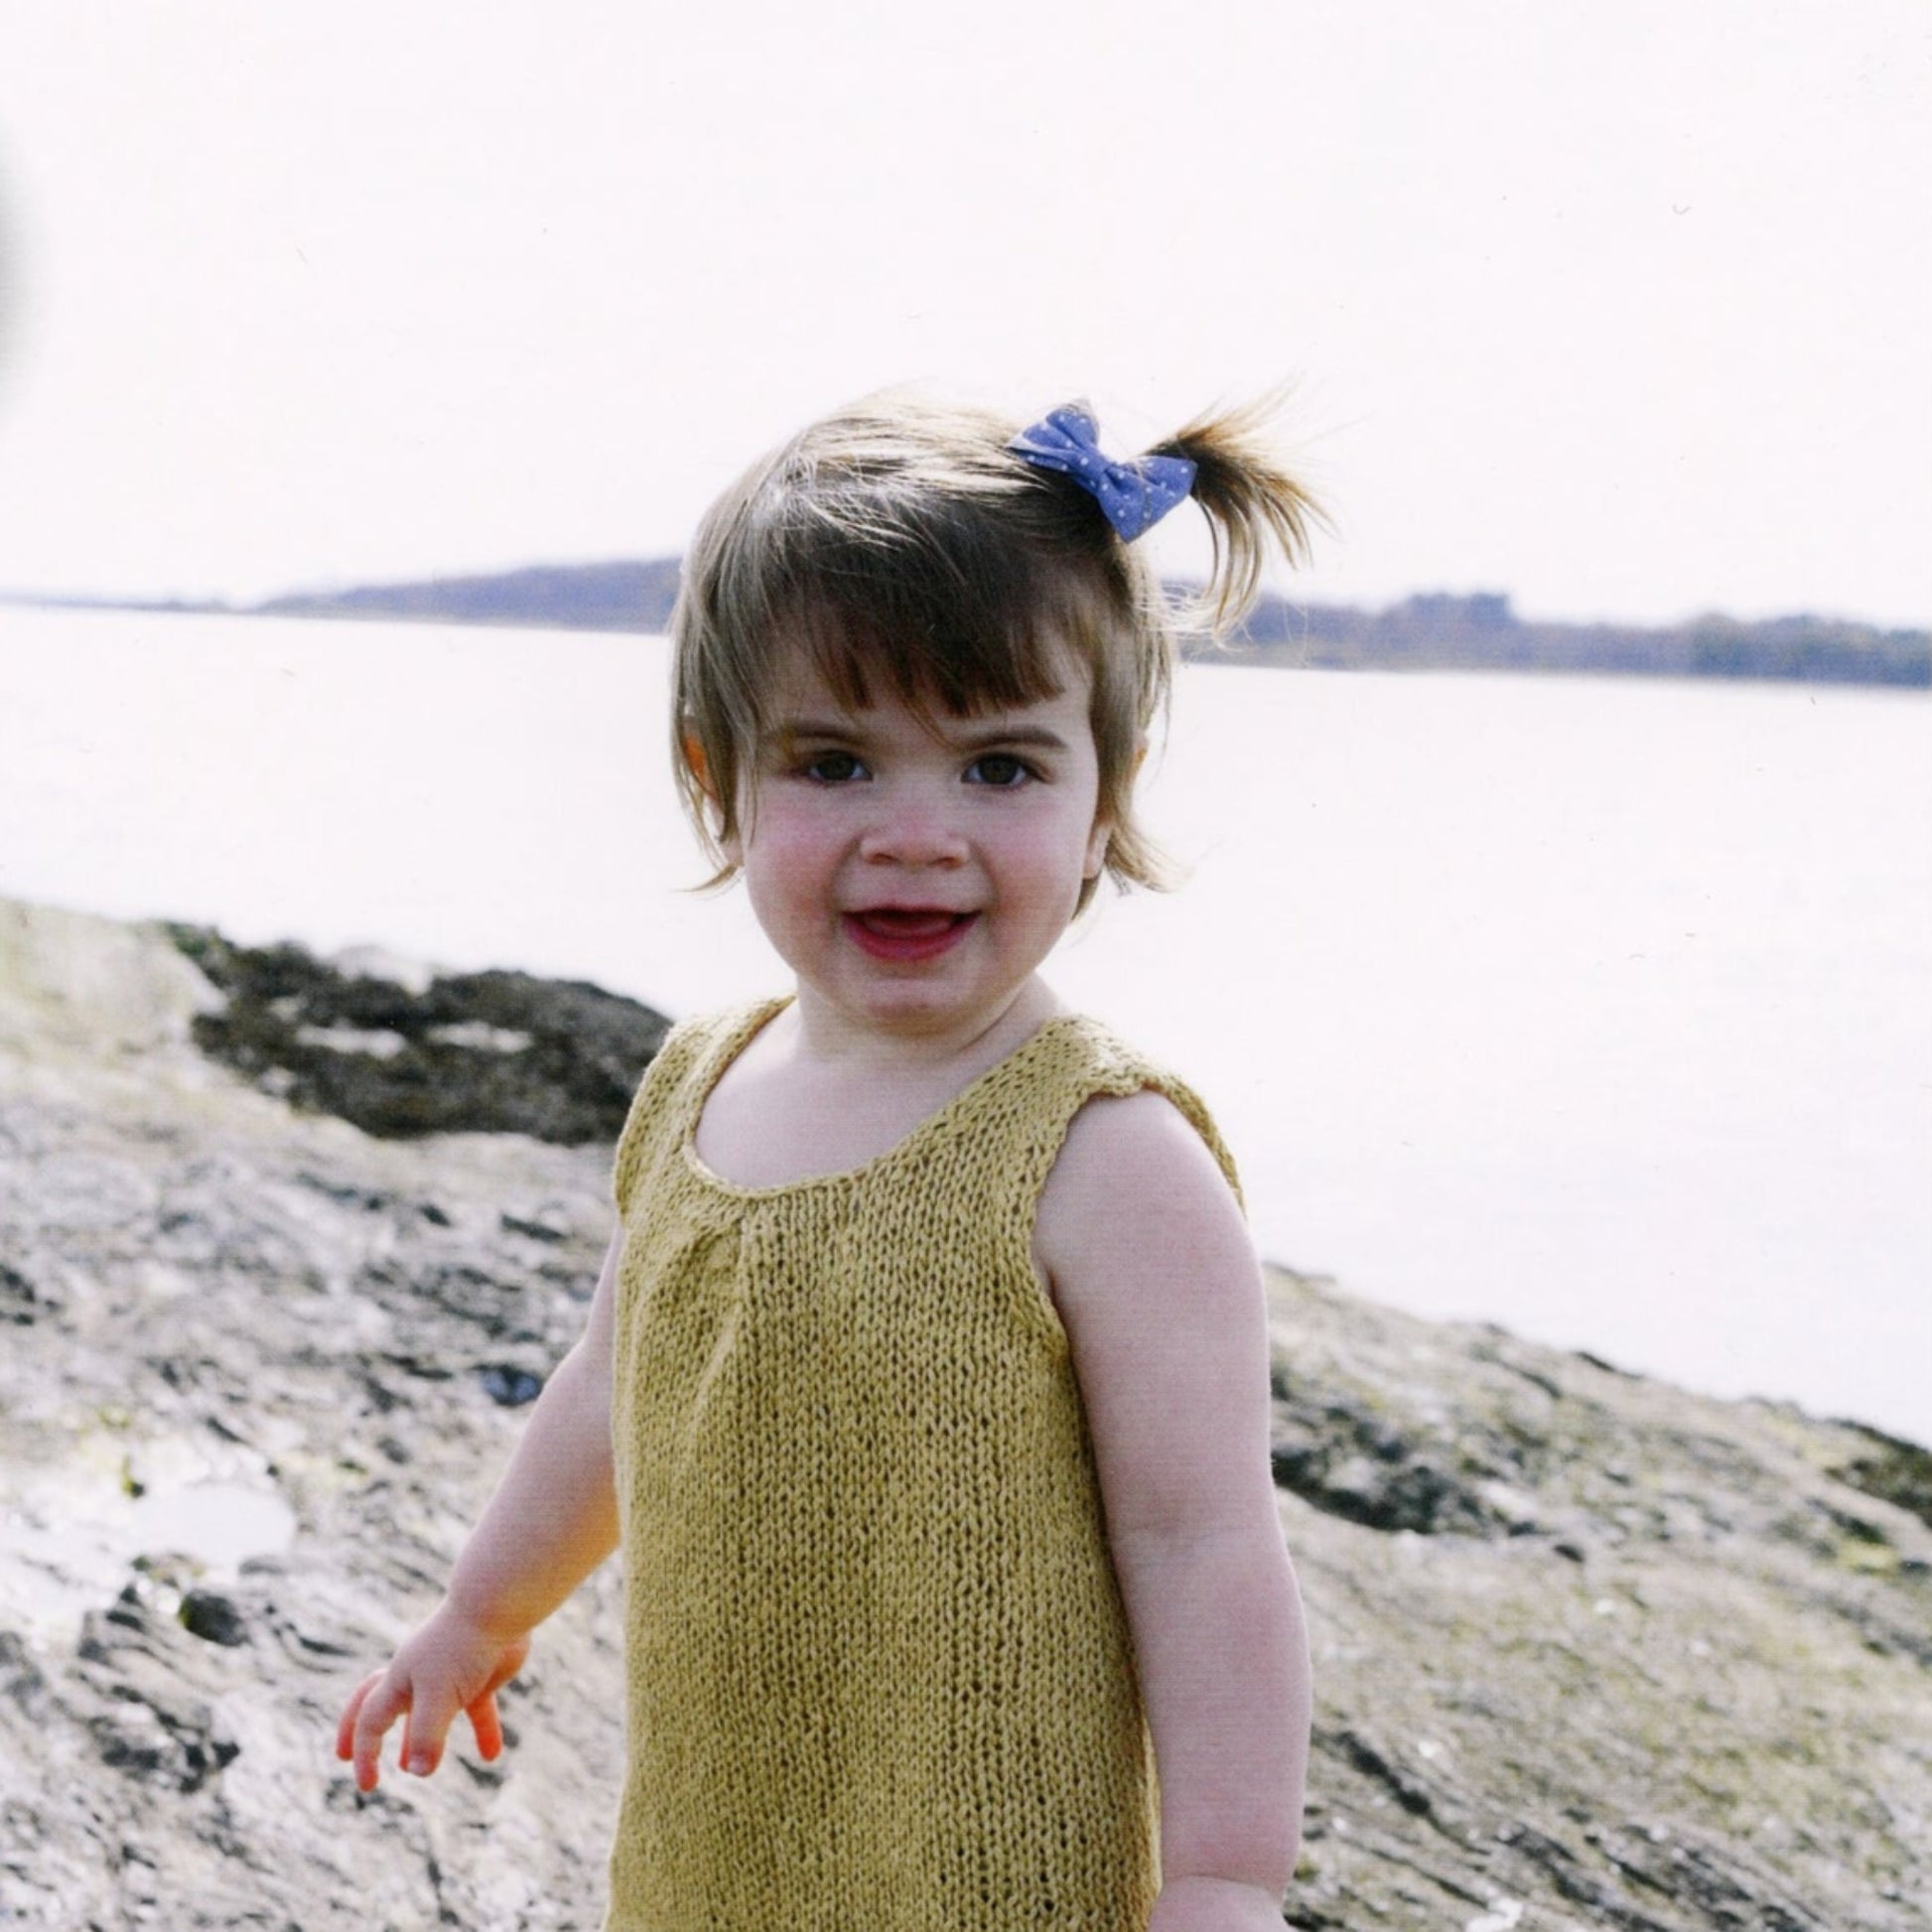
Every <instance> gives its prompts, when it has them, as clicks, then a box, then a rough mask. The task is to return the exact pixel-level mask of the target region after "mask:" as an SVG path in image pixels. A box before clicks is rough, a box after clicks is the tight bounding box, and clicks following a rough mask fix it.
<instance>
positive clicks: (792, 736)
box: [765, 717, 1066, 752]
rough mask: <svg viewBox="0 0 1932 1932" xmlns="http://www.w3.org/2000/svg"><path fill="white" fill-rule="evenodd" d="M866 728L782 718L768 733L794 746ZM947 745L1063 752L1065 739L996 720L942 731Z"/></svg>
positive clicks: (859, 733) (848, 721) (843, 721)
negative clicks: (1009, 747)
mask: <svg viewBox="0 0 1932 1932" xmlns="http://www.w3.org/2000/svg"><path fill="white" fill-rule="evenodd" d="M864 732H865V728H864V726H863V725H862V724H861V723H860V722H859V720H857V719H855V718H846V717H841V718H780V719H779V720H778V721H777V722H776V723H775V724H774V725H773V726H772V728H771V730H770V731H769V732H768V733H766V734H765V736H766V738H767V739H768V740H769V741H770V742H771V743H772V744H776V745H792V744H797V743H800V742H801V741H805V740H815V739H827V738H829V739H838V740H841V741H846V742H849V741H851V740H854V739H857V738H860V737H863V736H864ZM938 735H939V736H940V737H941V738H942V739H943V740H944V742H945V743H946V744H948V745H950V746H952V747H954V748H955V749H956V750H958V751H961V752H984V751H987V750H988V749H990V748H991V747H993V746H996V745H1019V746H1024V747H1027V748H1029V749H1031V750H1034V751H1039V752H1064V751H1065V750H1066V740H1065V739H1064V738H1062V737H1061V736H1060V734H1059V733H1058V732H1056V731H1052V730H1049V729H1048V728H1047V727H1046V726H1044V725H1003V724H1000V723H999V722H998V721H997V720H995V721H994V722H992V723H989V724H985V725H981V726H979V728H978V729H972V728H971V724H970V721H969V723H968V725H967V727H966V728H965V729H962V730H958V731H954V730H951V729H943V730H941V731H940V733H939V734H938Z"/></svg>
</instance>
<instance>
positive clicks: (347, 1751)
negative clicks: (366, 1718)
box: [336, 1670, 382, 1762]
mask: <svg viewBox="0 0 1932 1932" xmlns="http://www.w3.org/2000/svg"><path fill="white" fill-rule="evenodd" d="M381 1681H382V1673H381V1672H380V1671H379V1670H378V1671H371V1672H370V1673H369V1675H368V1676H367V1677H365V1678H363V1680H362V1681H361V1683H359V1684H358V1685H356V1687H355V1689H354V1690H353V1691H351V1692H350V1693H349V1698H348V1702H347V1703H346V1704H345V1705H344V1706H343V1715H342V1717H341V1718H340V1719H339V1720H338V1721H337V1725H336V1755H337V1756H338V1757H340V1758H342V1759H343V1760H344V1761H345V1762H346V1761H347V1760H348V1759H349V1758H351V1757H353V1756H354V1755H355V1720H356V1717H357V1716H358V1714H359V1713H360V1712H361V1709H362V1703H363V1700H364V1699H365V1698H367V1696H368V1694H369V1693H370V1692H371V1691H372V1690H374V1689H375V1687H376V1686H377V1685H378V1684H379V1683H381Z"/></svg>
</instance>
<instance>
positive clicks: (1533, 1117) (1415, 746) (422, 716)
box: [0, 612, 1932, 1441]
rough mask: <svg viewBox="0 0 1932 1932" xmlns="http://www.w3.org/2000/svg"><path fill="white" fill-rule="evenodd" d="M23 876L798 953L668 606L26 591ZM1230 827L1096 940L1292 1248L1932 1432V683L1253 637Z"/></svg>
mask: <svg viewBox="0 0 1932 1932" xmlns="http://www.w3.org/2000/svg"><path fill="white" fill-rule="evenodd" d="M0 734H3V736H0V742H4V746H5V751H4V754H0V894H4V895H7V896H10V897H24V898H43V899H48V900H53V901H56V902H59V903H64V904H69V905H76V906H81V907H85V908H88V909H93V910H99V911H107V912H113V913H119V914H159V915H165V916H170V917H185V918H195V919H205V920H208V921H211V922H216V923H219V924H220V925H222V926H223V927H224V928H225V929H226V930H228V931H230V932H231V933H233V934H234V935H235V936H237V937H240V938H243V939H254V940H260V939H267V938H276V937H283V936H293V937H297V938H301V939H303V940H305V941H307V942H309V943H311V944H314V945H318V946H321V947H325V948H333V947H337V946H341V945H345V944H349V943H355V942H361V941H368V940H375V941H378V942H380V943H382V944H384V945H387V946H390V947H392V948H395V949H397V950H399V951H403V952H409V953H415V954H418V955H421V956H424V957H428V958H432V959H435V960H437V961H440V962H443V963H446V964H450V965H455V966H481V965H500V964H516V965H523V966H527V967H529V968H531V969H532V970H535V971H539V972H548V973H563V974H572V975H578V976H583V977H588V978H593V979H597V980H600V981H602V982H604V983H605V984H608V985H611V986H614V987H617V988H620V989H621V990H624V991H627V992H631V993H635V994H637V995H638V996H640V997H642V998H645V999H648V1000H650V1001H652V1002H653V1003H654V1004H657V1005H659V1006H661V1007H663V1008H665V1009H666V1010H668V1011H670V1012H672V1013H685V1012H690V1011H693V1010H696V1009H700V1008H703V1007H707V1006H712V1005H716V1004H719V1003H721V1002H723V1001H728V1000H733V999H737V998H739V997H749V996H751V995H753V994H756V993H759V992H762V991H765V990H768V989H769V988H770V987H771V985H772V984H773V983H774V982H773V972H772V968H771V965H770V963H769V958H768V954H767V953H766V952H765V950H764V947H763V944H762V941H761V939H760V938H759V934H758V932H757V929H756V927H755V926H754V925H753V923H752V921H751V919H750V916H749V913H748V912H747V910H746V907H745V905H744V903H743V900H742V897H733V896H726V897H702V896H694V895H691V894H689V893H687V892H686V891H684V890H683V889H684V888H685V887H687V886H688V885H689V884H690V883H691V882H692V881H693V880H694V879H695V878H696V877H698V876H699V873H700V867H699V865H698V863H697V860H696V858H695V854H694V852H693V849H692V847H691V845H690V843H689V840H688V836H687V835H686V833H685V832H684V830H683V828H682V825H681V822H680V821H679V819H678V817H677V810H676V804H675V800H674V798H673V794H672V791H671V787H670V783H669V779H668V776H667V773H666V767H665V759H664V754H663V750H662V747H663V744H664V740H665V737H666V725H665V716H664V663H663V653H662V649H661V646H659V645H657V644H656V643H654V642H652V641H650V640H641V639H636V638H629V637H609V636H586V635H572V634H567V633H556V632H537V631H500V630H460V629H446V628H425V627H417V626H397V625H386V624H367V625H352V624H341V625H338V624H320V623H315V622H299V621H267V620H239V619H232V620H230V619H205V618H187V617H138V618H135V617H128V616H124V615H118V614H80V613H38V612H0ZM1148 809H1149V815H1150V818H1151V821H1152V822H1153V824H1154V825H1155V827H1156V829H1157V830H1158V831H1159V832H1161V833H1162V834H1163V835H1164V836H1165V837H1166V839H1167V842H1168V844H1169V846H1170V848H1171V849H1172V850H1173V851H1174V852H1175V853H1176V854H1177V855H1178V856H1179V857H1180V858H1181V859H1182V860H1183V861H1184V862H1185V863H1186V864H1187V865H1188V867H1189V868H1190V872H1191V876H1190V878H1189V879H1188V881H1187V883H1186V884H1185V885H1184V887H1183V888H1182V889H1181V890H1180V891H1179V892H1177V893H1175V894H1173V895H1172V896H1169V897H1165V898H1155V897H1140V898H1136V899H1131V900H1124V901H1110V902H1107V903H1105V904H1103V906H1102V907H1101V909H1100V911H1099V914H1098V916H1097V917H1096V918H1094V919H1093V920H1091V921H1090V922H1089V924H1088V926H1087V927H1086V928H1085V929H1083V930H1082V931H1081V932H1080V933H1079V934H1077V935H1075V937H1074V938H1073V939H1071V940H1070V941H1069V943H1068V944H1067V945H1066V946H1065V947H1064V948H1063V949H1062V952H1061V954H1060V955H1059V957H1058V959H1057V960H1056V962H1055V965H1054V968H1053V969H1052V973H1051V977H1053V978H1054V980H1055V983H1056V984H1057V985H1058V986H1059V987H1060V989H1061V990H1062V991H1063V992H1064V993H1065V994H1066V995H1067V997H1068V998H1069V999H1071V1000H1073V1001H1075V1002H1076V1003H1077V1004H1080V1005H1082V1006H1085V1007H1087V1008H1090V1009H1091V1010H1093V1011H1095V1012H1098V1013H1100V1014H1102V1015H1104V1016H1105V1017H1106V1018H1108V1019H1110V1020H1112V1021H1114V1022H1115V1023H1116V1024H1118V1025H1119V1026H1121V1028H1122V1029H1123V1030H1124V1031H1126V1032H1128V1033H1129V1034H1131V1035H1133V1036H1134V1037H1135V1038H1137V1039H1139V1040H1141V1041H1142V1042H1143V1043H1145V1044H1146V1045H1148V1046H1150V1047H1151V1048H1153V1049H1154V1050H1156V1051H1158V1052H1160V1053H1161V1054H1163V1055H1164V1056H1166V1057H1167V1058H1169V1059H1170V1060H1171V1061H1172V1062H1173V1064H1175V1065H1176V1066H1177V1067H1179V1068H1180V1069H1181V1070H1183V1071H1184V1072H1185V1073H1186V1074H1187V1076H1188V1077H1189V1078H1191V1079H1192V1080H1193V1081H1194V1082H1195V1083H1196V1084H1197V1085H1198V1086H1199V1087H1200V1088H1201V1089H1202V1090H1203V1092H1204V1093H1205V1094H1206V1095H1207V1097H1208V1099H1209V1101H1210V1103H1211V1104H1212V1105H1213V1106H1214V1107H1215V1108H1216V1110H1217V1112H1218V1113H1219V1114H1220V1115H1221V1117H1222V1120H1223V1123H1224V1125H1225V1127H1226V1128H1227V1131H1228V1134H1229V1138H1230V1140H1231V1141H1232V1142H1233V1144H1234V1146H1235V1149H1236V1152H1237V1154H1238V1155H1239V1157H1240V1159H1241V1162H1242V1165H1243V1169H1244V1172H1245V1173H1246V1176H1247V1180H1248V1185H1249V1191H1250V1195H1251V1204H1252V1208H1253V1216H1254V1222H1255V1227H1256V1231H1257V1235H1258V1237H1259V1239H1260V1241H1261V1244H1262V1246H1263V1248H1264V1250H1265V1251H1266V1252H1268V1253H1270V1254H1271V1255H1274V1256H1277V1257H1279V1258H1281V1259H1283V1260H1287V1261H1290V1262H1292V1263H1294V1264H1296V1265H1298V1266H1301V1267H1305V1268H1311V1269H1315V1270H1319V1271H1325V1272H1330V1273H1333V1274H1335V1275H1336V1276H1338V1277H1339V1278H1340V1279H1341V1280H1342V1281H1343V1282H1344V1283H1345V1284H1346V1285H1347V1286H1349V1287H1351V1288H1354V1289H1356V1290H1359V1291H1361V1292H1363V1293H1367V1294H1371V1295H1375V1296H1378V1297H1380V1298H1382V1299H1385V1300H1388V1301H1392V1302H1395V1303H1397V1304H1399V1305H1401V1306H1404V1307H1407V1308H1410V1309H1413V1310H1416V1311H1420V1312H1423V1313H1431V1314H1451V1315H1469V1316H1479V1317H1484V1318H1490V1319H1495V1320H1499V1321H1502V1322H1505V1323H1507V1324H1508V1325H1509V1326H1511V1327H1514V1328H1517V1329H1518V1330H1520V1331H1522V1332H1524V1333H1527V1334H1532V1335H1536V1336H1540V1337H1543V1338H1545V1339H1549V1340H1553V1341H1556V1342H1560V1343H1563V1344H1567V1345H1573V1346H1579V1347H1587V1348H1589V1349H1591V1350H1593V1351H1594V1352H1596V1353H1598V1354H1601V1355H1604V1356H1606V1357H1608V1358H1609V1359H1611V1360H1613V1361H1616V1362H1618V1363H1620V1364H1623V1365H1625V1366H1628V1367H1632V1368H1637V1369H1643V1370H1648V1371H1652V1372H1658V1373H1663V1374H1668V1375H1670V1376H1673V1377H1675V1378H1676V1379H1678V1380H1680V1381H1684V1382H1687V1383H1689V1384H1691V1385H1693V1386H1696V1387H1700V1388H1704V1389H1709V1390H1713V1391H1716V1392H1719V1393H1725V1394H1745V1393H1757V1394H1769V1395H1774V1396H1780V1397H1788V1398H1792V1399H1795V1400H1798V1401H1801V1402H1803V1403H1804V1404H1805V1405H1806V1406H1808V1407H1811V1408H1814V1409H1817V1410H1821V1411H1825V1412H1828V1413H1834V1414H1846V1415H1853V1416H1857V1417H1860V1418H1863V1419H1864V1420H1868V1421H1871V1422H1874V1423H1877V1424H1879V1425H1880V1426H1883V1427H1887V1428H1890V1429H1893V1430H1896V1431H1899V1432H1901V1433H1904V1434H1906V1435H1909V1436H1912V1437H1914V1438H1916V1439H1918V1440H1921V1441H1923V1440H1927V1439H1932V1368H1929V1367H1928V1365H1932V1000H1928V999H1927V998H1926V993H1927V987H1928V971H1927V969H1928V966H1932V839H1928V835H1927V832H1926V827H1927V826H1928V825H1932V706H1928V704H1927V703H1926V701H1925V700H1924V699H1923V698H1920V697H1917V696H1915V695H1912V694H1900V693H1893V692H1862V691H1844V690H1826V689H1816V688H1808V687H1781V686H1739V685H1717V684H1700V685H1674V684H1661V683H1645V682H1638V681H1628V682H1618V681H1594V680H1567V679H1565V680H1557V679H1543V680H1539V679H1520V678H1507V677H1486V676H1484V677H1475V676H1452V675H1445V676H1409V677H1382V676H1372V675H1359V674H1357V675H1341V674H1334V675H1328V674H1321V673H1298V674H1289V673H1283V672H1268V671H1251V670H1237V669H1229V668H1216V669H1211V670H1193V671H1190V672H1188V673H1186V674H1185V675H1184V677H1183V680H1182V685H1181V689H1180V691H1179V693H1178V694H1177V698H1176V704H1175V717H1174V730H1173V743H1172V746H1171V748H1170V750H1169V751H1168V753H1167V755H1166V757H1165V759H1163V760H1162V763H1161V766H1160V768H1159V770H1158V771H1157V772H1156V773H1155V775H1154V777H1153V780H1152V782H1151V784H1150V786H1149V790H1148Z"/></svg>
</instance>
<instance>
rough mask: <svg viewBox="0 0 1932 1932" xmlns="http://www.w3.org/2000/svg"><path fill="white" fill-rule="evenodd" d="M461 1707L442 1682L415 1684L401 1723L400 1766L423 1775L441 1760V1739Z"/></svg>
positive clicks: (416, 1774) (425, 1775)
mask: <svg viewBox="0 0 1932 1932" xmlns="http://www.w3.org/2000/svg"><path fill="white" fill-rule="evenodd" d="M462 1709H463V1707H462V1705H460V1704H459V1703H458V1702H457V1701H456V1698H455V1696H454V1695H453V1694H452V1693H451V1692H450V1691H449V1689H448V1688H447V1687H446V1686H442V1685H437V1686H435V1687H434V1688H429V1687H425V1686H422V1685H418V1686H417V1691H416V1695H415V1696H414V1697H412V1698H411V1699H410V1700H409V1710H408V1714H407V1715H406V1716H405V1717H404V1719H403V1724H402V1768H403V1769H404V1770H405V1771H408V1772H409V1773H410V1774H411V1775H412V1776H415V1777H419V1778H426V1777H428V1776H429V1774H430V1773H431V1772H432V1771H433V1770H435V1769H436V1767H437V1766H438V1765H439V1764H440V1763H442V1761H443V1740H444V1738H445V1737H446V1736H447V1735H448V1733H449V1728H450V1725H452V1724H453V1723H454V1722H455V1720H456V1714H457V1713H458V1712H459V1711H461V1710H462Z"/></svg>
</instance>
